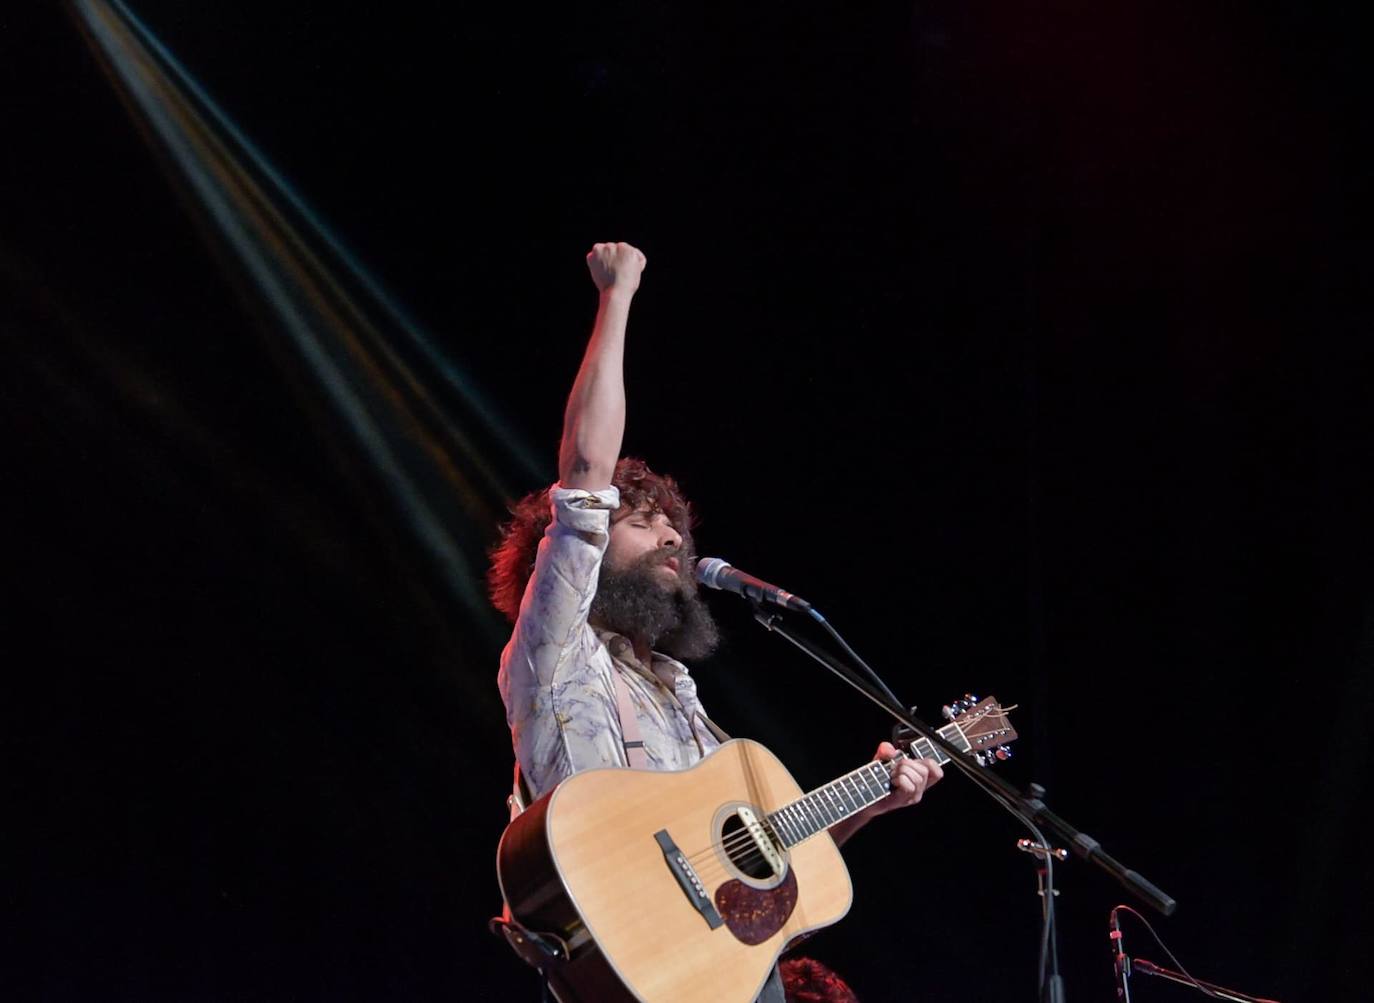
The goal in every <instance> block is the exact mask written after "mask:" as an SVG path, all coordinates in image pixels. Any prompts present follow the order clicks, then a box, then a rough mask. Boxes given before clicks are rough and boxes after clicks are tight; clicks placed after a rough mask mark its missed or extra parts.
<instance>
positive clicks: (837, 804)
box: [826, 783, 855, 818]
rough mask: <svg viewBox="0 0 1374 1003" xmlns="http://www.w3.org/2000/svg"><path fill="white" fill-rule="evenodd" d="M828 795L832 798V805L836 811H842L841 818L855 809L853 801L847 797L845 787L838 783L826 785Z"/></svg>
mask: <svg viewBox="0 0 1374 1003" xmlns="http://www.w3.org/2000/svg"><path fill="white" fill-rule="evenodd" d="M826 797H827V798H830V805H831V807H833V808H834V809H835V811H837V812H840V818H845V816H846V815H849V813H851V812H852V811H853V809H855V807H853V805H852V804H851V802H849V801H848V800H846V798H845V789H844V787H842V786H841V785H838V783H831V785H830V786H829V787H826Z"/></svg>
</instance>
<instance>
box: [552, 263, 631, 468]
mask: <svg viewBox="0 0 1374 1003" xmlns="http://www.w3.org/2000/svg"><path fill="white" fill-rule="evenodd" d="M632 296H633V292H632V291H624V290H621V289H619V288H617V287H614V286H613V287H611V288H609V289H605V290H602V292H601V304H600V306H599V307H598V308H597V312H596V324H595V326H594V327H593V328H592V336H591V340H590V341H588V342H587V351H586V353H585V354H584V355H583V358H582V366H581V368H580V369H579V370H578V372H577V379H576V380H575V381H574V382H573V388H572V392H571V393H570V394H569V395H568V407H567V410H566V411H565V412H564V415H563V441H562V444H561V445H560V447H559V451H558V479H559V481H560V482H561V483H562V484H563V486H564V487H569V488H587V489H589V490H598V489H600V488H604V487H607V486H608V485H609V484H610V483H611V475H612V474H613V473H614V472H615V464H616V460H618V459H619V458H620V444H621V441H622V440H623V439H624V436H625V328H626V325H627V323H628V321H629V317H630V300H631V298H632Z"/></svg>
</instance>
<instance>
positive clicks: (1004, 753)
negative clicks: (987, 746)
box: [992, 745, 1011, 760]
mask: <svg viewBox="0 0 1374 1003" xmlns="http://www.w3.org/2000/svg"><path fill="white" fill-rule="evenodd" d="M992 754H993V755H994V756H996V757H997V758H998V759H1001V760H1007V759H1010V758H1011V747H1010V746H1008V745H999V746H998V747H997V748H996V749H994V750H993V753H992Z"/></svg>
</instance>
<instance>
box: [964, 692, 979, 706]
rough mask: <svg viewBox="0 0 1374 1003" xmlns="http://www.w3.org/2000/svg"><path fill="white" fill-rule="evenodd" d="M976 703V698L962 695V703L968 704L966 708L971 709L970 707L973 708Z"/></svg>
mask: <svg viewBox="0 0 1374 1003" xmlns="http://www.w3.org/2000/svg"><path fill="white" fill-rule="evenodd" d="M977 702H978V698H977V697H976V696H974V695H973V694H972V693H965V694H964V703H966V704H968V706H970V707H972V706H973V705H974V704H976V703H977Z"/></svg>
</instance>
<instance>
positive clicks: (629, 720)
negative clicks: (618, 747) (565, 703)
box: [611, 666, 649, 770]
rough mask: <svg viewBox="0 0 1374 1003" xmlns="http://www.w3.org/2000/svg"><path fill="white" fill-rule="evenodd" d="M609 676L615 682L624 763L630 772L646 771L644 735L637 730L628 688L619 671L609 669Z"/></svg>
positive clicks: (637, 718)
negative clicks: (627, 764) (623, 747)
mask: <svg viewBox="0 0 1374 1003" xmlns="http://www.w3.org/2000/svg"><path fill="white" fill-rule="evenodd" d="M611 676H612V678H613V679H614V680H615V709H616V713H617V714H618V715H619V716H620V740H621V742H622V743H624V745H625V762H627V763H629V764H630V769H632V770H647V769H648V768H649V754H648V753H647V752H645V751H644V735H643V733H642V732H641V731H640V730H639V715H638V714H636V713H635V705H634V703H633V702H632V701H631V700H630V687H629V686H627V685H626V684H625V680H624V678H623V677H622V676H621V675H620V670H619V669H617V668H615V667H614V666H612V667H611Z"/></svg>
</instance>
